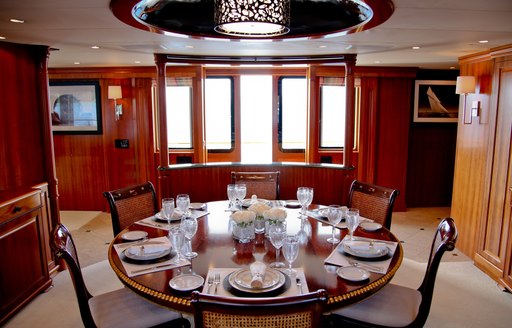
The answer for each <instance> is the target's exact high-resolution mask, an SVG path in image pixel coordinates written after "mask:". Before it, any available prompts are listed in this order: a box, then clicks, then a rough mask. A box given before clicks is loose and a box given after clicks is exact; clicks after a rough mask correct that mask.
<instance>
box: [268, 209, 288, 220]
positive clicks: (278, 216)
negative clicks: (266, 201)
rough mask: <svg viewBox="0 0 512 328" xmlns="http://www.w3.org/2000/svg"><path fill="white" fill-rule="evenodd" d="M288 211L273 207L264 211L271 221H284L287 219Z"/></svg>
mask: <svg viewBox="0 0 512 328" xmlns="http://www.w3.org/2000/svg"><path fill="white" fill-rule="evenodd" d="M287 215H288V214H287V212H286V210H285V209H283V208H278V207H275V208H271V209H269V210H266V211H264V212H263V217H264V218H265V220H267V221H269V222H270V223H276V222H278V221H279V222H283V221H284V220H286V217H287Z"/></svg>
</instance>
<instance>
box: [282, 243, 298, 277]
mask: <svg viewBox="0 0 512 328" xmlns="http://www.w3.org/2000/svg"><path fill="white" fill-rule="evenodd" d="M283 255H284V258H285V259H286V261H287V262H288V269H286V270H285V272H286V273H287V274H288V275H289V276H291V275H293V274H295V273H297V271H296V270H293V269H292V263H293V261H295V260H296V259H297V256H298V255H299V238H298V237H297V236H294V235H288V236H286V238H285V240H284V243H283Z"/></svg>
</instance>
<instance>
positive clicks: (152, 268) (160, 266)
mask: <svg viewBox="0 0 512 328" xmlns="http://www.w3.org/2000/svg"><path fill="white" fill-rule="evenodd" d="M145 243H158V245H152V244H148V245H144V244H142V245H137V246H134V247H133V249H134V250H135V251H137V250H138V249H139V248H141V247H142V246H144V253H146V254H147V253H148V252H152V251H155V252H156V251H157V249H160V250H161V248H162V247H163V246H165V247H169V248H170V247H171V242H170V241H169V239H168V238H167V237H158V238H151V239H148V240H147V241H146V242H145ZM114 249H115V250H116V252H117V255H119V258H121V259H122V258H123V256H124V255H123V252H124V251H125V250H126V249H127V247H126V246H125V245H123V244H116V245H114ZM128 249H129V250H130V251H131V250H132V248H128ZM137 255H138V254H137ZM173 261H174V258H171V259H168V260H166V261H162V262H158V263H150V264H136V263H128V262H125V261H122V260H121V263H122V264H123V268H124V270H125V272H126V274H127V276H128V277H135V276H138V275H142V274H147V273H152V272H157V271H162V270H170V269H174V268H179V267H182V266H187V265H190V261H188V260H186V259H184V258H182V259H181V261H180V262H179V263H173Z"/></svg>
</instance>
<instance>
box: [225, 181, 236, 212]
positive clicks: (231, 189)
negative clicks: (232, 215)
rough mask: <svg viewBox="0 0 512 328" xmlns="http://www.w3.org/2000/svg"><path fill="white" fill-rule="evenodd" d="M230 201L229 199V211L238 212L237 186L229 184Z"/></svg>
mask: <svg viewBox="0 0 512 328" xmlns="http://www.w3.org/2000/svg"><path fill="white" fill-rule="evenodd" d="M227 191H228V199H229V209H230V210H231V211H234V210H236V207H235V202H236V185H235V184H228V188H227Z"/></svg>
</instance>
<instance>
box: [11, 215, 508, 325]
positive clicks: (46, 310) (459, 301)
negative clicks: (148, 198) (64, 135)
mask: <svg viewBox="0 0 512 328" xmlns="http://www.w3.org/2000/svg"><path fill="white" fill-rule="evenodd" d="M448 215H449V208H422V209H409V210H408V211H407V212H397V213H394V214H393V224H392V227H391V230H392V231H393V232H394V233H395V235H396V236H397V237H398V238H400V240H402V245H403V247H404V254H405V258H404V262H403V264H402V266H401V267H400V269H399V270H398V272H397V274H396V275H395V277H394V279H393V282H394V283H397V284H401V285H405V286H409V287H412V288H416V287H418V285H419V284H420V282H421V279H422V278H423V275H424V274H425V267H426V261H427V258H428V254H429V251H430V246H431V242H432V238H433V235H434V231H435V229H436V228H437V225H438V223H439V221H440V218H442V217H446V216H448ZM62 222H63V223H64V224H65V225H66V226H68V227H71V228H70V229H71V232H72V234H73V238H74V240H75V242H76V244H77V249H78V252H79V258H80V263H81V265H82V267H83V273H84V277H85V281H86V283H87V286H88V288H89V289H90V292H91V293H92V294H93V295H94V294H98V293H103V292H106V291H109V290H113V289H117V288H120V287H122V284H121V283H120V282H119V280H118V279H117V278H116V276H115V275H114V273H113V271H112V270H111V268H110V266H109V264H108V262H107V260H106V257H107V255H106V254H107V247H108V243H109V242H110V241H111V239H112V227H111V224H110V216H109V214H106V213H101V212H93V213H91V212H84V213H80V212H63V213H62ZM53 286H54V287H53V288H52V289H50V290H49V291H48V292H46V293H43V294H41V295H39V296H38V297H37V298H36V299H34V301H32V302H31V303H30V304H29V305H28V306H26V307H25V308H24V309H23V310H22V311H21V312H19V313H18V314H17V315H16V316H15V317H14V318H12V319H11V320H10V321H9V322H7V324H6V325H5V327H27V328H29V327H30V328H33V327H41V326H52V327H80V326H82V322H81V319H80V314H79V312H78V306H77V302H76V297H75V294H74V290H73V287H72V283H71V279H70V277H69V274H68V273H67V272H62V273H60V274H58V275H57V276H56V277H55V278H54V280H53ZM511 320H512V294H510V293H507V292H503V291H501V290H500V289H499V288H498V287H497V285H496V283H495V282H494V281H492V280H491V279H490V278H489V277H488V276H486V275H485V274H483V273H482V272H481V271H480V270H478V269H477V268H476V267H475V266H474V265H473V263H472V261H471V260H470V259H469V258H468V257H466V256H465V255H464V254H462V253H460V252H458V251H457V250H455V251H454V252H451V253H446V254H445V256H444V257H443V261H442V263H441V265H440V268H439V272H438V275H437V280H436V289H435V292H434V300H433V304H432V308H431V311H430V316H429V319H428V321H427V324H426V327H432V328H438V327H441V328H443V327H446V328H448V327H449V328H457V327H461V328H462V327H464V328H471V327H509V326H510V321H511Z"/></svg>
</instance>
